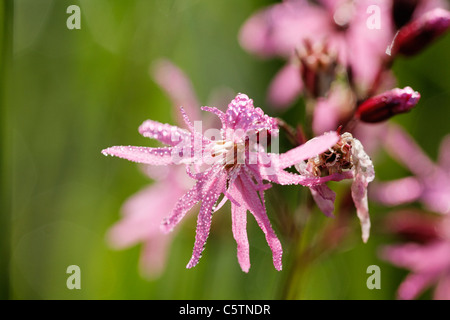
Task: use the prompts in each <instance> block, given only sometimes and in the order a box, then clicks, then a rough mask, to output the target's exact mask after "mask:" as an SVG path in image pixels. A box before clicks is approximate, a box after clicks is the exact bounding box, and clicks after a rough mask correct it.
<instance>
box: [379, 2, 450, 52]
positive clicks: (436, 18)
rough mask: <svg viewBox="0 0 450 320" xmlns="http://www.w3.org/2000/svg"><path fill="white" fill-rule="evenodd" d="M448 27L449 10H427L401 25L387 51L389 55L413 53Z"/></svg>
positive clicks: (449, 25)
mask: <svg viewBox="0 0 450 320" xmlns="http://www.w3.org/2000/svg"><path fill="white" fill-rule="evenodd" d="M449 27H450V12H449V11H447V10H444V9H441V8H438V9H434V10H432V11H429V12H427V13H425V14H424V15H423V16H421V17H420V18H418V19H416V20H414V21H412V22H410V23H408V24H407V25H405V26H404V27H402V28H401V29H400V30H399V31H398V32H397V34H396V36H395V38H394V40H393V42H392V44H391V47H390V48H388V51H387V52H388V53H389V54H390V55H396V54H403V55H405V56H412V55H415V54H417V53H419V52H420V51H422V50H424V49H425V48H426V47H427V46H428V45H429V44H431V43H432V42H433V41H434V40H436V39H437V38H438V37H439V36H441V35H442V34H444V33H445V32H446V31H447V30H448V28H449Z"/></svg>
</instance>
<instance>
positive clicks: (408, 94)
mask: <svg viewBox="0 0 450 320" xmlns="http://www.w3.org/2000/svg"><path fill="white" fill-rule="evenodd" d="M419 99H420V94H419V93H418V92H417V91H414V90H413V89H411V88H410V87H405V88H404V89H400V88H396V89H393V90H390V91H386V92H384V93H382V94H379V95H377V96H374V97H371V98H369V99H367V100H365V101H364V102H362V103H361V104H360V105H359V106H358V109H357V110H356V114H355V115H356V118H357V119H359V120H361V121H363V122H369V123H376V122H381V121H384V120H387V119H389V118H390V117H392V116H394V115H396V114H400V113H405V112H408V111H409V110H411V109H412V108H413V107H414V106H415V105H416V104H417V102H419Z"/></svg>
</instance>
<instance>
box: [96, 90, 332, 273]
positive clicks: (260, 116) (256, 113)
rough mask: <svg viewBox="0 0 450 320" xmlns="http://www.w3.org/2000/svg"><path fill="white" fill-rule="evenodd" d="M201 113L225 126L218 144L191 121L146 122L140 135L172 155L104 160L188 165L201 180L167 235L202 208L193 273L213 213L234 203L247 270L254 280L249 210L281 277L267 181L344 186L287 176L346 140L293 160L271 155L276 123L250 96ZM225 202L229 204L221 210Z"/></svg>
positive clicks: (166, 225)
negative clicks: (269, 140)
mask: <svg viewBox="0 0 450 320" xmlns="http://www.w3.org/2000/svg"><path fill="white" fill-rule="evenodd" d="M202 109H203V110H205V111H209V112H212V113H214V114H216V115H217V116H218V117H219V118H220V120H221V122H222V129H221V130H220V131H219V136H217V135H215V136H214V135H212V136H211V137H208V136H207V134H206V132H205V134H202V133H201V132H199V131H198V130H196V129H197V128H196V127H195V126H194V125H192V123H191V122H190V120H189V119H188V117H187V115H186V114H184V115H183V117H184V119H185V122H186V124H187V126H188V128H189V131H188V130H184V129H181V128H178V127H175V126H171V125H168V124H161V123H158V122H155V121H152V120H147V121H145V122H144V123H143V124H142V125H141V126H140V128H139V132H140V133H141V134H142V135H144V136H146V137H149V138H154V139H157V140H159V141H161V142H163V143H164V144H166V145H168V147H162V148H147V147H133V146H116V147H111V148H107V149H105V150H103V151H102V153H103V154H105V155H113V156H118V157H121V158H124V159H128V160H130V161H135V162H139V163H145V164H150V165H172V164H184V165H186V170H187V174H188V175H189V176H190V177H192V178H193V179H195V180H196V182H195V185H194V186H193V187H192V188H191V189H190V190H189V191H188V192H187V193H185V194H184V195H183V196H182V197H180V199H179V200H178V201H177V202H176V204H175V206H174V209H173V211H172V213H171V214H170V215H169V216H168V217H167V218H166V219H165V220H164V222H163V224H162V229H163V230H164V231H165V232H168V231H171V230H173V229H174V227H175V226H176V225H177V224H178V223H179V222H180V221H181V220H182V219H183V217H184V216H185V214H186V213H187V212H188V211H189V210H190V209H191V208H192V207H193V206H194V205H195V204H196V203H198V202H200V201H201V207H200V212H199V214H198V219H197V230H196V237H195V244H194V249H193V254H192V257H191V260H190V261H189V263H188V265H187V268H191V267H194V266H195V265H196V264H197V263H198V261H199V259H200V257H201V253H202V251H203V248H204V246H205V243H206V240H207V238H208V235H209V231H210V227H211V219H212V213H213V212H214V211H216V210H218V208H220V207H221V206H222V205H223V204H224V203H225V202H226V201H227V200H230V202H231V211H232V231H233V235H234V238H235V240H236V242H237V256H238V261H239V264H240V266H241V268H242V270H243V271H245V272H248V270H249V268H250V257H249V244H248V239H247V231H246V221H247V217H246V213H247V210H248V211H250V212H251V213H252V214H253V216H254V217H255V219H256V221H257V222H258V225H259V227H260V228H261V229H262V230H263V232H264V234H265V236H266V240H267V242H268V244H269V247H270V248H271V250H272V254H273V263H274V266H275V268H276V269H277V270H281V268H282V262H281V257H282V247H281V243H280V241H279V240H278V238H277V236H276V234H275V232H274V230H273V229H272V226H271V224H270V221H269V219H268V217H267V214H266V209H265V203H264V194H263V192H264V190H266V189H268V188H269V187H270V184H265V183H263V181H264V180H267V181H270V182H275V183H278V184H282V185H287V184H300V185H305V186H313V185H316V184H319V183H324V182H326V181H329V180H333V179H334V180H336V179H339V177H336V176H335V175H330V176H327V177H324V178H319V177H307V176H302V175H297V174H293V173H289V172H287V171H285V170H284V169H285V168H287V167H290V166H292V165H294V164H295V163H297V162H298V161H302V160H305V159H309V158H311V157H313V156H315V155H317V154H320V153H322V152H324V151H325V150H327V149H328V148H329V147H331V146H333V145H334V144H335V143H336V142H337V141H338V139H339V137H338V135H337V134H336V133H327V134H324V135H322V136H320V137H317V138H315V139H313V140H310V141H309V142H307V143H305V144H304V145H301V146H299V147H297V148H294V149H292V150H290V151H288V152H286V153H283V154H280V155H279V154H276V153H267V152H266V149H265V146H264V145H263V144H262V143H261V140H262V138H263V136H264V134H266V135H270V136H272V137H275V136H276V135H277V134H278V127H277V120H276V119H274V118H271V117H269V116H267V115H265V114H264V113H263V111H262V110H261V109H259V108H255V107H254V106H253V101H252V100H251V99H249V98H248V97H247V96H246V95H244V94H239V95H237V96H236V98H235V99H234V100H233V101H232V102H231V103H230V104H229V106H228V109H227V111H226V112H222V111H220V110H218V109H216V108H212V107H203V108H202ZM196 124H198V123H196ZM192 166H193V167H194V168H193V169H194V170H192V168H191V167H192ZM201 170H203V171H201ZM222 194H223V195H224V197H223V198H222V200H221V201H220V203H219V204H216V202H218V200H219V198H220V196H221V195H222Z"/></svg>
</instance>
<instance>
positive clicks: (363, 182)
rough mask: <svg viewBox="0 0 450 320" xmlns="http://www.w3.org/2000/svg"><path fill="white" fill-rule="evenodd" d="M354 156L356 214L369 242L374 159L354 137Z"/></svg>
mask: <svg viewBox="0 0 450 320" xmlns="http://www.w3.org/2000/svg"><path fill="white" fill-rule="evenodd" d="M352 158H353V161H354V164H353V165H354V172H355V174H354V175H355V176H354V180H353V183H352V187H351V191H352V198H353V202H354V203H355V207H356V214H357V215H358V218H359V220H360V222H361V229H362V239H363V241H364V242H367V240H368V239H369V233H370V217H369V204H368V200H367V187H368V185H369V183H370V182H371V181H373V179H374V178H375V171H374V168H373V164H372V160H371V159H370V157H369V156H368V155H367V154H366V153H365V151H364V148H363V146H362V144H361V142H359V140H357V139H354V140H353V143H352Z"/></svg>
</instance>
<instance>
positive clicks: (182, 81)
mask: <svg viewBox="0 0 450 320" xmlns="http://www.w3.org/2000/svg"><path fill="white" fill-rule="evenodd" d="M151 72H152V75H153V77H154V79H155V81H156V83H158V84H159V86H160V87H161V88H162V89H163V90H164V91H165V92H166V93H167V95H168V96H169V98H170V99H171V100H172V105H173V111H174V113H175V114H176V116H177V122H178V124H179V125H183V119H182V115H181V114H180V109H179V107H180V106H183V107H184V109H185V110H186V113H187V114H188V115H189V117H191V118H192V119H200V110H199V106H200V104H199V103H198V101H197V97H196V95H195V93H194V90H193V88H192V84H191V81H190V80H189V78H188V77H187V76H186V75H185V74H184V72H183V71H182V70H181V69H180V68H178V67H177V66H176V65H174V64H173V63H172V62H170V61H169V60H167V59H161V60H158V61H157V62H155V64H154V65H153V68H152V70H151Z"/></svg>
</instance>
